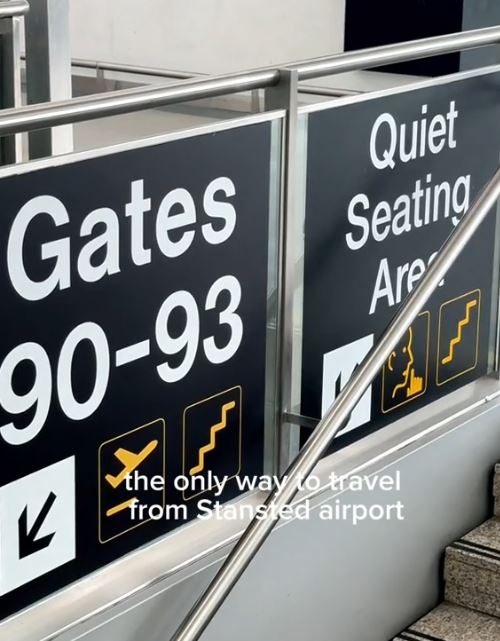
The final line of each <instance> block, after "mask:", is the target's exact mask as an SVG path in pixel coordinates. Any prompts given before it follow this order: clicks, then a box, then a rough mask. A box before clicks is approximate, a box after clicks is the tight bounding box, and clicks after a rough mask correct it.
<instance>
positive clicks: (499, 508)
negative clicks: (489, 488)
mask: <svg viewBox="0 0 500 641" xmlns="http://www.w3.org/2000/svg"><path fill="white" fill-rule="evenodd" d="M493 495H494V497H495V516H498V517H500V463H497V464H496V466H495V482H494V484H493Z"/></svg>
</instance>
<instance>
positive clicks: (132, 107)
mask: <svg viewBox="0 0 500 641" xmlns="http://www.w3.org/2000/svg"><path fill="white" fill-rule="evenodd" d="M11 1H15V2H19V1H21V0H11ZM9 4H10V3H9ZM495 44H500V26H496V27H488V28H486V29H475V30H473V31H465V32H464V33H452V34H448V35H445V36H437V37H433V38H425V39H423V40H415V41H411V42H403V43H400V44H395V45H389V46H382V47H372V48H370V49H363V50H361V51H354V52H349V53H341V54H337V55H334V56H327V57H323V58H314V59H311V60H305V61H304V60H303V61H299V62H294V63H288V64H286V65H283V66H281V67H267V68H263V69H255V70H253V71H245V72H235V73H231V74H225V75H220V76H207V77H202V78H195V79H191V80H183V81H181V82H178V83H170V84H167V85H163V84H162V85H154V86H152V87H147V88H144V87H134V88H132V89H123V90H121V91H114V92H112V93H110V92H108V93H101V94H94V95H92V96H83V97H80V98H73V99H71V100H64V101H59V102H51V103H41V104H36V105H28V106H26V107H21V108H18V109H5V110H3V111H2V112H1V114H0V135H1V136H5V135H7V134H14V133H21V132H24V131H32V130H35V129H45V128H47V127H54V126H57V125H64V124H69V123H72V122H81V121H84V120H92V119H94V118H102V117H105V116H116V115H119V114H124V113H131V112H134V111H141V110H143V109H152V108H154V107H160V106H165V105H171V104H176V103H179V102H186V101H189V100H199V99H201V98H214V97H217V96H222V95H229V94H232V93H239V92H242V91H251V90H253V89H265V88H267V87H274V86H276V85H277V84H278V83H279V82H280V79H281V73H280V69H295V70H297V74H298V79H299V80H309V79H311V78H320V77H322V76H327V75H332V74H337V73H343V72H346V71H355V70H359V69H365V68H373V67H380V66H383V65H386V64H393V63H399V62H405V61H408V60H415V59H417V58H427V57H430V56H435V55H438V54H445V53H454V52H457V51H465V50H467V49H476V48H478V47H485V46H488V45H495Z"/></svg>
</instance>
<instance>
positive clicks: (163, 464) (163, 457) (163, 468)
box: [97, 418, 166, 544]
mask: <svg viewBox="0 0 500 641" xmlns="http://www.w3.org/2000/svg"><path fill="white" fill-rule="evenodd" d="M152 426H157V427H158V426H161V427H160V429H161V436H162V443H161V447H160V452H161V470H159V472H160V474H159V475H161V476H162V478H163V480H164V481H165V479H166V424H165V420H164V419H163V418H158V419H156V420H154V421H151V422H150V423H146V424H145V425H141V426H140V427H136V428H134V429H133V430H130V431H128V432H125V433H124V434H120V435H119V436H115V437H114V438H111V439H109V440H107V441H105V442H104V443H102V444H101V445H100V446H99V451H98V466H97V483H98V539H99V543H101V544H104V543H109V542H110V541H113V540H114V539H116V538H118V537H120V536H123V535H124V534H127V532H131V531H132V530H135V529H137V528H138V527H141V526H142V525H145V524H146V523H149V521H151V520H152V519H145V520H142V521H139V522H137V523H136V524H135V525H133V526H131V527H129V528H127V529H125V530H123V531H121V532H118V533H117V534H115V535H113V536H110V537H107V538H103V536H102V530H103V522H102V515H103V505H102V503H103V501H102V485H103V480H104V477H103V470H102V466H101V461H102V454H103V450H104V448H106V447H108V446H110V445H112V444H117V443H116V442H117V441H120V440H123V439H125V438H126V437H130V436H132V435H135V434H137V433H138V432H141V431H144V430H147V429H148V428H151V427H152ZM157 493H158V494H161V496H162V503H161V506H162V507H165V503H166V487H165V483H164V485H163V489H162V490H161V492H160V491H158V492H157ZM156 504H157V505H159V504H160V503H159V502H158V501H156Z"/></svg>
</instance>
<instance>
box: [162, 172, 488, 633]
mask: <svg viewBox="0 0 500 641" xmlns="http://www.w3.org/2000/svg"><path fill="white" fill-rule="evenodd" d="M499 198H500V168H499V169H498V170H497V172H496V174H495V175H494V177H493V178H492V179H491V181H490V182H489V183H488V184H487V185H486V187H485V188H484V190H483V191H482V192H481V194H480V195H479V197H478V198H477V200H476V201H475V203H474V204H473V205H472V207H471V208H470V209H469V211H468V212H467V213H466V214H465V216H464V217H463V218H462V220H461V221H460V223H459V224H458V225H457V227H456V228H455V230H454V231H453V232H452V234H451V235H450V236H449V238H448V240H447V241H446V242H445V243H444V245H443V247H442V248H441V250H440V251H439V253H438V255H437V256H436V258H435V260H434V261H433V262H432V263H431V265H430V266H429V268H428V270H427V271H426V273H425V274H424V276H423V277H422V279H421V280H420V282H419V283H418V285H417V286H416V288H415V289H414V290H413V292H412V293H411V294H410V295H409V296H408V298H407V299H406V301H405V302H404V303H403V305H402V306H401V308H400V310H399V311H398V313H397V314H396V315H395V317H394V319H393V320H392V322H391V324H390V325H389V327H388V328H387V329H386V331H385V332H384V334H383V335H382V337H381V338H380V340H379V342H378V343H377V345H376V346H375V347H374V348H373V349H372V350H371V352H370V353H369V354H368V356H367V357H366V358H365V360H364V361H363V362H362V363H361V365H360V366H359V367H358V368H357V370H356V371H355V373H354V375H353V377H352V378H351V380H350V381H349V383H348V384H347V385H346V387H345V388H344V389H343V390H342V392H341V393H340V394H339V396H338V398H337V399H336V401H335V402H334V403H333V405H332V407H331V408H330V410H329V411H328V412H327V414H326V416H325V417H324V418H323V419H322V420H321V421H320V423H319V424H318V426H317V427H316V429H315V430H314V432H313V433H312V435H311V436H310V438H309V440H308V441H307V443H306V444H305V445H304V447H303V448H302V450H301V451H300V453H299V454H298V456H297V458H296V459H295V461H294V462H293V463H292V464H291V465H290V466H289V468H288V469H287V470H286V472H285V473H284V474H283V477H282V479H281V482H280V484H279V486H278V487H279V488H280V489H275V490H273V491H272V492H271V493H270V495H269V497H268V498H267V500H266V502H265V505H266V507H267V508H268V511H267V516H266V517H265V518H263V519H259V518H254V520H253V521H252V522H251V523H250V525H249V526H248V528H247V529H246V530H245V532H244V534H243V535H242V537H241V538H240V539H239V541H238V543H237V544H236V546H235V547H234V549H233V550H232V552H231V554H230V555H229V556H228V558H227V559H226V561H225V563H224V565H223V566H222V568H221V569H220V570H219V572H218V573H217V575H216V576H215V578H214V579H213V581H212V582H211V584H210V585H209V586H208V588H207V590H206V591H205V593H204V594H203V595H202V597H201V598H200V599H199V601H198V602H197V603H196V605H195V606H194V607H193V608H192V610H191V611H190V613H189V614H188V615H187V617H186V619H185V620H184V622H183V623H182V624H181V626H180V627H179V629H178V630H177V632H176V634H175V635H174V636H173V637H172V639H171V641H197V639H199V638H200V636H201V634H202V633H203V631H204V630H205V628H206V627H207V625H208V624H209V623H210V621H211V620H212V618H213V617H214V615H215V614H216V612H217V611H218V609H219V608H220V606H221V605H222V603H223V602H224V600H225V598H226V597H227V595H228V594H229V592H230V591H231V589H232V588H233V586H234V585H235V583H236V582H237V580H238V579H239V577H240V576H241V575H242V573H243V572H244V571H245V569H246V568H247V566H248V565H249V563H250V562H251V561H252V559H253V558H254V556H255V555H256V554H257V552H258V550H259V549H260V547H261V546H262V545H263V543H264V542H265V540H266V539H267V537H268V536H269V534H270V533H271V532H272V530H273V528H274V526H275V525H276V523H277V519H276V518H275V517H274V516H273V515H274V514H279V512H280V510H281V508H283V507H285V506H286V505H288V504H289V503H290V502H291V501H292V499H293V498H294V496H295V495H296V494H297V492H298V489H299V483H300V482H301V481H303V480H304V479H305V478H307V477H308V476H309V474H310V473H311V472H312V470H313V468H314V467H315V465H316V464H317V463H318V461H319V460H320V459H321V457H322V455H323V454H324V453H325V451H326V450H327V448H328V446H329V445H330V443H331V442H332V440H333V439H334V438H335V436H336V434H338V432H339V431H340V430H341V429H342V427H343V426H344V425H345V423H346V421H347V420H348V419H349V416H350V414H351V412H352V410H353V409H354V408H355V406H356V404H357V403H358V401H359V400H360V399H361V398H362V396H363V394H364V393H365V392H366V390H367V388H368V387H369V385H371V383H372V382H373V380H374V379H375V377H376V376H377V375H378V374H379V372H380V370H381V368H382V367H383V365H384V363H385V362H386V360H387V358H388V357H389V356H390V354H391V352H392V351H393V350H394V348H395V347H396V345H397V344H398V343H399V341H400V340H401V338H402V337H403V336H404V334H405V333H406V331H407V330H408V328H409V327H410V325H411V324H412V322H413V321H414V320H415V318H416V317H417V316H418V314H419V313H420V312H421V310H422V308H423V307H424V305H425V304H426V303H427V301H428V300H429V298H430V297H431V296H432V294H433V293H434V291H435V290H436V289H437V287H438V286H439V283H440V282H441V281H442V279H443V278H444V277H445V276H446V274H447V272H448V270H449V269H450V268H451V266H452V265H453V264H454V262H455V261H456V259H457V258H458V256H459V255H460V253H461V252H462V250H463V249H464V247H465V246H466V245H467V243H468V242H469V241H470V239H471V238H472V237H473V235H474V233H475V232H476V230H477V229H478V227H479V225H480V224H481V223H482V222H483V220H484V219H485V218H486V216H487V215H488V213H489V212H490V211H491V209H492V208H493V207H494V206H495V204H496V203H497V201H498V199H499Z"/></svg>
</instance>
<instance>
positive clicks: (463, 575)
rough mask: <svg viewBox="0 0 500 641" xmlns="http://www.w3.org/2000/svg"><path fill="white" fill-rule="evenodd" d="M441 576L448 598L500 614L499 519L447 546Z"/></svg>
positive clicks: (493, 613)
mask: <svg viewBox="0 0 500 641" xmlns="http://www.w3.org/2000/svg"><path fill="white" fill-rule="evenodd" d="M444 578H445V582H446V587H445V598H446V600H447V601H450V602H452V603H456V604H458V605H461V606H465V607H468V608H473V609H475V610H479V611H480V612H484V613H485V614H488V615H491V616H496V617H500V520H498V519H496V518H494V519H491V520H489V521H487V522H486V523H484V524H483V525H481V526H480V527H478V528H477V529H476V530H473V531H472V532H471V533H470V534H467V535H466V536H464V537H463V538H462V539H460V540H459V541H457V542H456V543H453V544H452V545H450V546H448V548H447V549H446V558H445V570H444Z"/></svg>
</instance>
